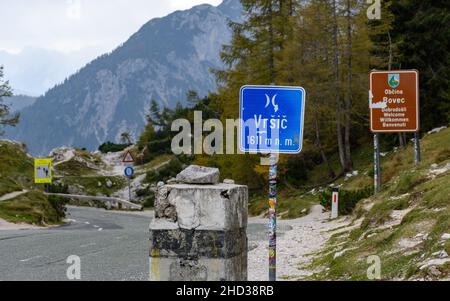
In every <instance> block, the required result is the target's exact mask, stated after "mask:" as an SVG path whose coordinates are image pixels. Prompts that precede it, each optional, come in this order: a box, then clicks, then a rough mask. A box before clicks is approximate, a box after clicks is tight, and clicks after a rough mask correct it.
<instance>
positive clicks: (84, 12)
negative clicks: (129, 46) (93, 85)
mask: <svg viewBox="0 0 450 301" xmlns="http://www.w3.org/2000/svg"><path fill="white" fill-rule="evenodd" d="M202 3H209V4H211V5H218V4H220V3H221V0H163V1H161V0H32V1H31V0H1V1H0V28H3V29H5V30H3V31H2V34H1V38H0V39H1V42H0V64H2V65H4V66H5V76H7V78H8V79H9V80H10V82H11V84H12V86H13V88H14V89H15V90H16V91H24V92H25V93H28V94H32V95H39V94H41V93H44V92H45V91H46V90H47V89H48V88H49V87H51V86H53V85H54V84H56V83H58V82H61V81H62V80H64V78H65V77H67V76H69V75H70V74H71V73H73V72H75V71H76V70H77V69H79V68H81V67H83V66H84V65H85V64H86V63H88V62H89V61H91V60H92V59H94V58H95V57H97V56H99V55H101V54H103V53H107V52H110V51H112V50H113V49H115V48H116V47H117V46H119V45H120V44H122V43H124V42H125V41H126V40H127V39H128V38H129V37H130V36H131V35H132V34H133V33H135V32H136V31H138V30H139V28H140V27H141V26H142V25H144V24H145V23H147V22H148V21H149V20H151V19H153V18H155V17H162V16H165V15H167V14H169V13H171V12H173V11H175V10H184V9H189V8H191V7H192V6H194V5H198V4H202ZM6 29H8V30H6ZM36 78H39V80H37V79H36ZM44 79H46V80H44Z"/></svg>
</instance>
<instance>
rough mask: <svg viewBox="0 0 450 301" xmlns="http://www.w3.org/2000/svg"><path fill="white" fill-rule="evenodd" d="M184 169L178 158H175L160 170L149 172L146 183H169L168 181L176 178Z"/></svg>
mask: <svg viewBox="0 0 450 301" xmlns="http://www.w3.org/2000/svg"><path fill="white" fill-rule="evenodd" d="M182 169H183V164H182V163H181V161H180V160H179V159H178V158H175V159H172V160H171V161H170V162H169V163H168V164H167V165H165V166H163V167H161V168H160V169H159V170H151V171H149V172H147V176H146V181H147V182H148V183H155V182H159V181H167V180H168V179H170V178H173V177H175V176H176V175H177V174H178V173H179V172H180V171H181V170H182Z"/></svg>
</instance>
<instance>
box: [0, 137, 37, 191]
mask: <svg viewBox="0 0 450 301" xmlns="http://www.w3.org/2000/svg"><path fill="white" fill-rule="evenodd" d="M33 164H34V163H33V159H32V158H29V157H28V156H27V155H26V154H25V152H24V151H23V150H22V149H21V147H20V146H19V145H17V144H14V143H10V142H6V141H0V195H3V194H6V193H9V192H13V191H18V190H22V189H24V188H30V187H31V186H32V185H33V177H34V175H33Z"/></svg>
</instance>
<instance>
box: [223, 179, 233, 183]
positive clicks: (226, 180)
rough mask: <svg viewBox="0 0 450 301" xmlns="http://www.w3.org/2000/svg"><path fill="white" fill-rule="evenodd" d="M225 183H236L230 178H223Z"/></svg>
mask: <svg viewBox="0 0 450 301" xmlns="http://www.w3.org/2000/svg"><path fill="white" fill-rule="evenodd" d="M223 183H224V184H235V182H234V180H230V179H225V180H223Z"/></svg>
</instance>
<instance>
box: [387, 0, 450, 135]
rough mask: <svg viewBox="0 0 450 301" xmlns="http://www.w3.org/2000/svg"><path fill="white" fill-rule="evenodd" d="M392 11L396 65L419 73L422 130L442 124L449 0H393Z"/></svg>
mask: <svg viewBox="0 0 450 301" xmlns="http://www.w3.org/2000/svg"><path fill="white" fill-rule="evenodd" d="M392 13H393V15H394V16H395V21H394V25H393V32H392V39H393V40H394V41H395V42H396V43H397V45H398V53H399V56H398V60H397V61H398V63H397V66H398V67H399V68H401V69H417V70H419V72H420V110H421V124H422V129H424V130H428V129H431V128H433V127H435V126H441V125H446V124H448V123H449V121H450V78H449V74H450V26H449V24H450V2H449V1H445V0H438V1H434V0H433V1H431V0H405V1H395V2H393V4H392Z"/></svg>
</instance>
